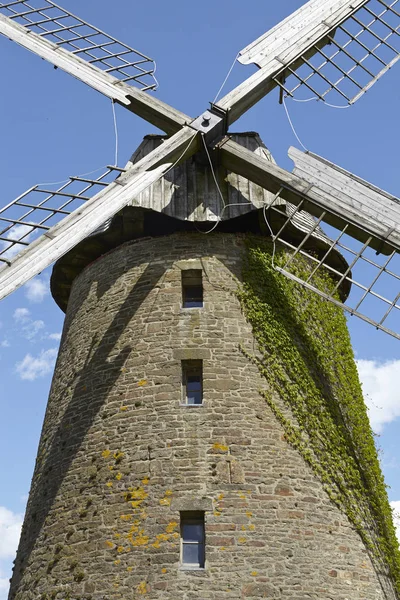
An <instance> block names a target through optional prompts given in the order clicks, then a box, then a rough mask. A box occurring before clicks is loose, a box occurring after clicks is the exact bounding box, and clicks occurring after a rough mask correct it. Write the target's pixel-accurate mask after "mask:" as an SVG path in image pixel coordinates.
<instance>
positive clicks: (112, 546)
mask: <svg viewBox="0 0 400 600" xmlns="http://www.w3.org/2000/svg"><path fill="white" fill-rule="evenodd" d="M106 546H108V548H114V546H115V544H114V542H110V540H107V541H106Z"/></svg>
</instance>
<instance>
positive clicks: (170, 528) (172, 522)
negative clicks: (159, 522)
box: [165, 521, 178, 533]
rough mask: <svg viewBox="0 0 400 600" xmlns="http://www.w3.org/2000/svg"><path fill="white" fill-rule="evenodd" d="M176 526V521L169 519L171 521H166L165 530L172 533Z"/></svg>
mask: <svg viewBox="0 0 400 600" xmlns="http://www.w3.org/2000/svg"><path fill="white" fill-rule="evenodd" d="M177 527H178V523H177V522H176V521H171V523H168V525H167V528H166V530H165V531H166V532H167V533H173V532H174V530H175V529H176V528H177Z"/></svg>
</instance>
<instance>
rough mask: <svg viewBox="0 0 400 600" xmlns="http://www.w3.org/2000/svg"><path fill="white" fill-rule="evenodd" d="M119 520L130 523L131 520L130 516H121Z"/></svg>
mask: <svg viewBox="0 0 400 600" xmlns="http://www.w3.org/2000/svg"><path fill="white" fill-rule="evenodd" d="M120 519H122V520H123V521H130V520H131V519H132V515H121V516H120Z"/></svg>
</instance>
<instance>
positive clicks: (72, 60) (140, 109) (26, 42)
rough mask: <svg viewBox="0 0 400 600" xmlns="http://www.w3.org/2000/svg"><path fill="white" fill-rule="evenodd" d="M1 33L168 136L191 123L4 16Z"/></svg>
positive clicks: (160, 103)
mask: <svg viewBox="0 0 400 600" xmlns="http://www.w3.org/2000/svg"><path fill="white" fill-rule="evenodd" d="M0 33H1V34H3V35H4V36H6V37H7V38H9V39H10V40H13V41H14V42H16V43H17V44H19V45H20V46H23V47H24V48H26V49H27V50H30V51H31V52H33V53H34V54H37V55H38V56H40V57H41V58H43V59H44V60H47V61H48V62H50V63H51V64H53V65H54V66H56V67H58V68H60V69H62V70H63V71H65V72H67V73H69V74H70V75H72V76H73V77H75V78H76V79H79V80H80V81H82V82H83V83H86V84H87V85H89V86H90V87H91V88H93V89H95V90H97V91H98V92H101V93H102V94H104V95H105V96H108V98H111V99H112V100H114V101H115V102H118V103H119V104H121V105H122V106H125V107H126V108H127V109H128V110H130V111H131V112H134V113H135V114H137V115H138V116H139V117H142V118H143V119H146V121H148V122H149V123H151V124H152V125H155V126H156V127H158V128H159V129H161V130H162V131H165V132H166V133H168V134H174V133H176V132H177V131H179V130H180V129H181V128H182V127H183V126H184V125H185V124H186V123H189V122H190V121H191V120H192V118H191V117H188V116H187V115H185V114H184V113H182V112H180V111H179V110H176V109H175V108H173V107H172V106H169V105H168V104H166V103H165V102H162V101H161V100H158V99H157V98H155V97H154V96H151V95H150V94H148V93H146V92H142V91H140V90H138V89H137V88H134V87H133V86H131V85H129V84H128V83H124V82H123V81H120V80H119V79H117V78H116V77H114V76H113V75H110V74H109V73H106V72H105V71H102V70H101V69H99V68H98V67H96V66H95V65H92V64H89V63H88V62H86V61H85V60H83V59H82V58H80V57H79V56H76V55H75V54H72V53H71V52H68V50H65V49H64V48H61V47H60V46H57V44H54V43H53V42H50V41H49V40H46V39H44V38H43V37H40V35H38V34H36V33H35V32H34V31H31V30H29V29H26V28H25V27H23V26H22V25H20V24H19V23H15V22H14V21H12V20H11V19H9V18H8V17H5V16H4V15H2V14H0Z"/></svg>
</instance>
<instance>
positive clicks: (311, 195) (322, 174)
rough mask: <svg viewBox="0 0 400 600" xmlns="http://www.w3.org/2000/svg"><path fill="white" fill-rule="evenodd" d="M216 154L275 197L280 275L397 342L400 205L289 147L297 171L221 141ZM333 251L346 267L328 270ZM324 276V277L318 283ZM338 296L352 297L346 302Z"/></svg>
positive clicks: (273, 223)
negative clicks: (301, 265)
mask: <svg viewBox="0 0 400 600" xmlns="http://www.w3.org/2000/svg"><path fill="white" fill-rule="evenodd" d="M219 151H220V155H221V160H222V163H223V165H224V166H225V167H226V168H228V169H230V170H232V171H234V172H235V173H238V174H240V175H242V176H244V177H247V178H249V179H251V180H252V181H253V182H254V183H257V184H259V185H261V186H262V187H264V188H265V189H267V190H269V191H271V192H273V193H274V194H275V197H274V198H272V200H271V201H269V202H266V204H265V207H264V215H265V218H266V224H267V226H268V229H269V228H270V229H269V231H270V233H272V239H273V241H274V242H275V243H277V242H279V243H280V244H283V246H284V247H285V252H284V253H283V254H282V255H281V256H280V257H279V259H278V258H277V260H276V263H275V267H276V268H277V270H279V271H280V272H281V273H282V274H283V275H285V276H286V277H289V278H290V279H294V280H295V281H297V282H298V283H300V284H301V285H303V286H305V287H307V288H308V289H310V290H312V291H314V292H316V293H318V294H319V295H321V296H322V297H323V298H325V299H327V300H329V301H331V302H333V303H334V304H336V305H338V306H340V307H342V308H343V309H344V310H345V311H347V312H348V313H350V314H351V315H356V316H357V317H360V318H361V319H363V320H364V321H367V322H368V323H371V324H372V325H374V326H375V327H376V328H378V329H381V330H382V331H385V332H386V333H390V334H391V335H393V336H394V337H396V338H397V339H400V200H399V199H398V198H395V197H394V196H391V195H390V194H387V193H386V192H384V191H382V190H380V189H379V188H376V187H375V186H372V185H371V184H369V183H368V182H366V181H363V180H362V179H360V178H358V177H356V176H355V175H353V174H352V173H349V172H347V171H345V170H343V169H341V168H340V167H338V166H337V165H334V164H333V163H330V162H328V161H326V160H325V159H322V158H320V157H317V156H316V155H311V154H308V153H307V154H305V153H303V152H300V151H298V150H295V149H294V148H291V149H290V152H289V155H290V157H291V158H292V159H293V160H294V161H295V169H294V173H289V172H288V171H285V170H284V169H281V168H280V167H278V166H277V165H275V164H274V163H272V162H270V161H266V160H265V159H263V158H262V157H258V156H255V155H254V153H251V152H249V151H248V150H247V149H246V148H244V147H243V146H239V144H236V143H235V142H233V141H232V140H227V141H226V140H224V141H223V142H221V143H220V145H219ZM282 199H284V200H285V201H286V202H285V203H282V201H281V200H282ZM310 215H313V217H314V220H310ZM302 223H303V225H304V227H303V228H302V227H301V224H302ZM321 225H324V226H325V233H326V235H327V237H326V239H325V242H324V247H323V248H317V249H316V247H315V242H314V240H313V236H314V237H315V232H316V231H317V229H318V228H319V227H320V226H321ZM302 229H303V233H301V230H302ZM294 232H295V235H294ZM289 240H290V241H289ZM335 253H340V254H341V255H342V256H343V257H344V258H345V259H346V262H347V265H348V266H345V267H343V265H342V266H340V265H339V266H337V267H334V266H332V263H331V261H330V260H329V259H330V257H331V256H332V255H334V254H335ZM299 254H300V255H302V256H305V257H306V258H307V260H308V261H309V264H310V265H311V266H310V270H309V271H308V272H307V273H306V274H304V273H302V274H299V272H298V268H297V263H296V260H295V258H296V256H297V255H299ZM321 272H322V273H326V274H327V275H330V277H329V279H328V278H324V277H322V278H321V277H319V275H320V273H321ZM321 282H325V283H324V285H323V286H322V287H321ZM343 290H346V291H347V292H348V291H350V295H349V297H348V298H347V300H346V298H345V296H346V294H343Z"/></svg>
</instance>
